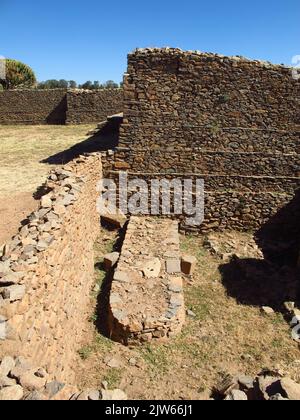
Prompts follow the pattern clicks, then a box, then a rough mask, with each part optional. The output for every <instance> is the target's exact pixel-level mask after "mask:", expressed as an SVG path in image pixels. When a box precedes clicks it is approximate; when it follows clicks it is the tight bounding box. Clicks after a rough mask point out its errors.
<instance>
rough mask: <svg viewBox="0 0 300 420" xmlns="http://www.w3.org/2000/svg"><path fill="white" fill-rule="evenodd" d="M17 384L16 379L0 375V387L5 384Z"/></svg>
mask: <svg viewBox="0 0 300 420" xmlns="http://www.w3.org/2000/svg"><path fill="white" fill-rule="evenodd" d="M14 385H17V381H16V380H15V379H12V378H8V377H7V376H0V389H1V388H4V387H6V386H14Z"/></svg>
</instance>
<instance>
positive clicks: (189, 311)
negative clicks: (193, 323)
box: [186, 309, 197, 318]
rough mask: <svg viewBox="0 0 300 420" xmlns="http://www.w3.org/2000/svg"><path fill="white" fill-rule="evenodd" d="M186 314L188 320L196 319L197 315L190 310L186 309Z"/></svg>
mask: <svg viewBox="0 0 300 420" xmlns="http://www.w3.org/2000/svg"><path fill="white" fill-rule="evenodd" d="M186 314H187V316H188V317H190V318H196V317H197V315H196V314H195V312H193V311H191V310H190V309H187V311H186Z"/></svg>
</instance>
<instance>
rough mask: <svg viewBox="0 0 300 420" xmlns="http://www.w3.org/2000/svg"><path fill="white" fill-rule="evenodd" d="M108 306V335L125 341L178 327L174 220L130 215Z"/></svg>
mask: <svg viewBox="0 0 300 420" xmlns="http://www.w3.org/2000/svg"><path fill="white" fill-rule="evenodd" d="M109 308H110V314H109V324H110V335H111V337H112V338H113V339H115V340H117V341H120V342H122V343H123V344H126V345H128V344H129V345H134V344H137V343H138V342H140V343H143V342H149V341H151V340H154V341H155V340H162V339H166V338H168V337H173V336H174V335H176V334H178V333H179V332H180V331H181V328H182V325H183V323H184V320H185V307H184V296H183V278H182V274H181V255H180V248H179V234H178V222H176V221H171V220H163V219H161V218H151V217H148V218H143V217H133V216H132V217H131V218H130V221H129V223H128V227H127V231H126V236H125V240H124V243H123V246H122V252H121V255H120V259H119V262H118V265H117V268H116V271H115V273H114V278H113V281H112V286H111V294H110V301H109Z"/></svg>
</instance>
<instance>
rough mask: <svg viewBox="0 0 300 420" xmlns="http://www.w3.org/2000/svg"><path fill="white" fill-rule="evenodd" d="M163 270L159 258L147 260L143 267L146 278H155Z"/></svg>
mask: <svg viewBox="0 0 300 420" xmlns="http://www.w3.org/2000/svg"><path fill="white" fill-rule="evenodd" d="M160 270H161V262H160V260H159V258H153V259H152V260H150V261H147V262H146V263H145V264H144V265H143V268H142V271H143V273H144V276H145V277H146V278H155V277H158V276H159V274H160Z"/></svg>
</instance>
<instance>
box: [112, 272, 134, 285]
mask: <svg viewBox="0 0 300 420" xmlns="http://www.w3.org/2000/svg"><path fill="white" fill-rule="evenodd" d="M114 281H118V282H120V283H129V282H130V279H129V277H128V274H127V273H125V272H122V271H116V272H115V274H114Z"/></svg>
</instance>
